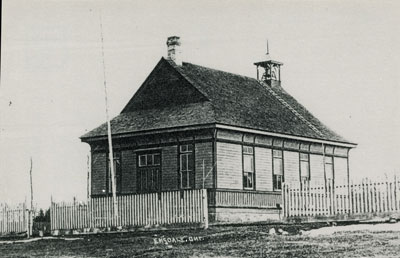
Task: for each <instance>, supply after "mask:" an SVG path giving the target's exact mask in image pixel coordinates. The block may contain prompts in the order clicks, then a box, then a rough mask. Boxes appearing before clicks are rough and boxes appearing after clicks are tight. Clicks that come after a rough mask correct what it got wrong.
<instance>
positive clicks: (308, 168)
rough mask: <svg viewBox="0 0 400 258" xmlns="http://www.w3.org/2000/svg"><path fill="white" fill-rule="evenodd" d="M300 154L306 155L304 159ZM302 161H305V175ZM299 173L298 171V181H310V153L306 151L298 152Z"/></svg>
mask: <svg viewBox="0 0 400 258" xmlns="http://www.w3.org/2000/svg"><path fill="white" fill-rule="evenodd" d="M302 155H306V157H307V158H306V159H304V158H303V157H302ZM302 163H306V164H307V176H304V175H303V173H302V172H303V170H302V169H303V166H302ZM299 173H300V182H301V183H303V182H307V181H308V182H309V181H311V168H310V153H306V152H300V153H299Z"/></svg>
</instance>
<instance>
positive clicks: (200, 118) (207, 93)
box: [81, 58, 350, 143]
mask: <svg viewBox="0 0 400 258" xmlns="http://www.w3.org/2000/svg"><path fill="white" fill-rule="evenodd" d="M166 85H168V86H166ZM171 92H173V94H172V93H171ZM204 124H222V125H229V126H235V127H241V128H247V129H256V130H261V131H265V132H271V133H279V134H285V135H291V136H298V137H306V138H312V139H320V140H327V141H334V142H341V143H350V142H349V141H347V140H346V139H344V138H343V137H341V136H340V135H338V134H337V133H335V132H334V131H332V130H330V129H329V128H328V127H326V126H325V125H323V124H322V123H321V122H320V121H319V120H318V119H317V118H315V117H314V116H313V115H312V114H311V113H310V112H309V111H307V110H306V108H305V107H303V106H302V105H301V104H300V103H298V102H297V101H296V100H295V99H294V98H293V97H292V96H290V95H289V94H288V93H287V92H286V91H285V90H284V89H283V88H281V87H274V88H272V87H270V86H268V85H267V84H264V83H261V82H259V81H258V80H256V79H254V78H250V77H246V76H241V75H237V74H232V73H228V72H223V71H219V70H215V69H210V68H206V67H202V66H198V65H194V64H191V63H183V64H182V66H177V65H175V63H174V62H172V61H169V60H166V59H164V58H162V59H161V60H160V62H159V63H158V64H157V66H156V67H155V68H154V70H153V72H152V73H151V74H150V75H149V77H148V78H147V79H146V81H145V82H144V83H143V85H142V86H141V87H140V89H139V90H138V91H137V93H136V94H135V95H134V96H133V97H132V99H131V100H130V101H129V103H128V104H127V105H126V107H125V108H124V109H123V110H122V112H121V114H120V115H118V116H117V117H115V118H114V119H112V121H111V129H112V132H113V134H114V135H116V134H121V135H123V134H129V133H137V132H145V131H149V130H157V129H167V128H170V129H171V128H177V127H182V126H194V125H204ZM106 135H107V127H106V124H103V125H101V126H99V127H97V128H96V129H94V130H92V131H90V132H88V133H86V134H85V135H83V136H82V137H81V139H82V140H83V141H86V140H89V139H91V138H94V137H101V136H106Z"/></svg>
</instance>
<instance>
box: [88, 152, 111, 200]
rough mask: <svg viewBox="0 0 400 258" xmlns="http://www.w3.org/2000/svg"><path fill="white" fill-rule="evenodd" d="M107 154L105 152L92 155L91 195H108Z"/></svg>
mask: <svg viewBox="0 0 400 258" xmlns="http://www.w3.org/2000/svg"><path fill="white" fill-rule="evenodd" d="M106 156H107V154H106V153H105V152H95V153H92V173H91V177H92V182H91V186H92V189H91V194H92V195H99V194H105V193H106V166H107V157H106Z"/></svg>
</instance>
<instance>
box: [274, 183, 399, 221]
mask: <svg viewBox="0 0 400 258" xmlns="http://www.w3.org/2000/svg"><path fill="white" fill-rule="evenodd" d="M399 186H400V181H398V180H397V179H396V178H394V180H390V181H389V180H387V181H384V182H372V181H371V180H367V179H364V180H363V181H362V182H360V183H358V184H347V185H335V186H333V184H332V183H327V185H320V186H310V187H307V188H304V189H298V188H291V187H290V186H289V185H288V184H284V187H283V189H282V198H283V207H284V215H285V217H296V216H334V215H341V214H343V215H344V214H349V215H350V214H361V215H362V214H364V215H365V214H379V213H384V214H389V213H392V212H400V199H399V194H400V191H399Z"/></svg>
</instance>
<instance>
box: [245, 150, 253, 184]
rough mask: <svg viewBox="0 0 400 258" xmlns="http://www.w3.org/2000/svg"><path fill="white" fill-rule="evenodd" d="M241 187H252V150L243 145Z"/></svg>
mask: <svg viewBox="0 0 400 258" xmlns="http://www.w3.org/2000/svg"><path fill="white" fill-rule="evenodd" d="M243 188H244V189H254V150H253V147H249V146H243Z"/></svg>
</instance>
